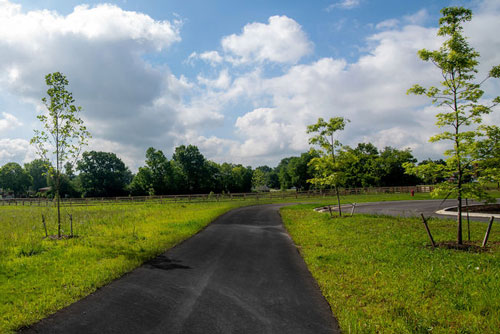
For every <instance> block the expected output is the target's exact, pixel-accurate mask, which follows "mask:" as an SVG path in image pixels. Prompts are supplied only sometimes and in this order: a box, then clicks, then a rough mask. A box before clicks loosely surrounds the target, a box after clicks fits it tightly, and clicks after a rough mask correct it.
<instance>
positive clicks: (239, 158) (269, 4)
mask: <svg viewBox="0 0 500 334" xmlns="http://www.w3.org/2000/svg"><path fill="white" fill-rule="evenodd" d="M454 5H463V6H466V7H469V8H472V9H473V11H474V13H475V17H474V19H473V21H472V22H471V23H470V24H468V25H467V26H466V34H467V35H468V36H469V37H470V41H471V44H472V45H473V46H474V47H476V49H477V50H478V51H479V52H481V54H482V56H483V58H482V60H481V62H482V67H481V70H482V72H481V73H479V77H480V76H481V75H483V74H484V73H486V71H487V68H488V67H489V66H492V65H494V64H498V63H500V56H499V55H498V50H499V47H500V37H498V36H496V35H498V34H492V33H491V32H492V31H500V23H499V22H500V5H499V3H498V1H494V0H483V1H392V0H391V1H369V0H359V1H358V0H339V1H327V0H324V1H323V0H321V1H308V2H305V1H260V0H259V1H131V0H127V1H108V2H106V3H102V2H99V1H86V2H80V1H56V0H51V1H36V2H33V1H14V0H11V1H7V0H0V48H1V49H2V50H3V52H2V54H1V55H0V67H1V71H0V73H1V74H0V165H1V164H4V163H6V162H8V161H17V162H19V163H23V162H27V161H30V160H32V159H33V158H35V157H36V156H35V154H34V150H33V148H31V147H30V146H29V144H28V141H29V139H30V138H31V137H32V135H33V128H35V127H37V126H39V125H38V123H37V120H36V115H37V114H38V113H41V112H44V108H43V106H42V105H41V103H40V99H41V97H43V95H44V91H45V90H46V88H45V87H44V82H43V77H44V75H45V74H47V73H49V72H53V71H61V72H63V73H64V74H66V75H67V77H68V79H69V81H70V85H71V86H70V89H71V90H72V92H73V93H74V96H75V98H76V103H77V104H78V105H81V106H82V107H83V109H84V112H83V113H82V117H83V118H84V120H85V122H86V124H87V125H88V127H89V130H90V132H91V133H92V134H93V138H92V140H91V142H90V146H89V149H95V150H103V151H112V152H115V153H117V154H118V155H119V156H120V157H121V158H122V159H123V160H124V161H125V162H126V163H127V165H129V166H130V167H131V169H132V170H136V169H137V167H138V166H141V165H142V164H143V162H144V154H145V150H146V149H147V148H148V147H150V146H153V147H155V148H157V149H161V150H163V151H164V152H165V153H166V154H167V155H170V154H171V153H172V151H173V149H174V147H175V146H177V145H180V144H189V143H190V144H195V145H197V146H198V147H199V148H200V150H201V151H202V153H203V154H204V155H205V156H206V157H207V158H209V159H212V160H215V161H217V162H222V161H229V162H235V163H244V164H249V165H252V166H254V167H256V166H259V165H263V164H268V165H271V166H275V165H276V164H277V163H278V162H279V160H280V159H281V158H283V157H286V156H291V155H297V154H299V153H300V152H304V151H306V150H307V149H308V144H307V136H306V134H305V127H306V125H307V124H311V123H313V122H315V121H316V120H317V118H318V117H323V118H329V117H334V116H344V117H347V118H349V119H350V120H351V123H350V124H349V126H348V127H347V128H346V130H345V131H344V132H343V133H342V135H341V140H342V141H343V142H344V143H346V144H348V145H352V146H355V145H356V144H357V143H358V142H368V141H369V142H373V143H374V144H375V145H377V146H378V147H379V148H383V147H384V146H386V145H390V146H394V147H398V148H406V147H410V148H411V149H412V150H413V152H414V154H415V155H416V156H417V157H418V158H420V159H424V158H427V157H433V158H437V157H440V154H441V152H442V151H443V148H444V147H443V145H441V144H430V143H428V142H427V140H428V138H429V137H430V136H431V135H432V134H434V133H436V132H437V131H438V129H437V128H436V127H435V126H434V125H433V123H434V114H435V110H433V109H432V107H431V106H429V104H428V101H427V100H425V99H421V98H417V97H408V96H406V94H405V91H406V89H407V88H408V87H410V86H411V85H412V84H413V83H417V82H418V83H422V84H435V83H436V82H437V80H439V73H437V72H436V71H435V70H434V69H433V68H432V66H430V65H429V64H425V63H422V62H421V61H420V60H419V59H418V57H417V56H416V51H417V50H418V49H420V48H424V47H425V48H429V49H433V48H437V47H439V43H440V40H439V39H438V38H437V37H436V36H435V32H436V27H437V22H438V19H439V16H440V15H439V10H440V9H441V8H443V7H445V6H454ZM485 88H486V92H487V94H486V98H488V97H490V96H492V95H493V94H495V92H497V94H498V88H499V85H498V83H488V85H487V86H486V87H485ZM497 114H498V112H497V113H495V114H494V115H491V116H489V117H488V118H487V119H486V121H487V122H490V123H498V122H499V121H500V118H499V117H498V115H497Z"/></svg>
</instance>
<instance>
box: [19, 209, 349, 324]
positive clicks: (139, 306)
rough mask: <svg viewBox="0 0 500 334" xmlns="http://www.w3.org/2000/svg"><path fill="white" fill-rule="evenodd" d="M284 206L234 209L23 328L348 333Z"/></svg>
mask: <svg viewBox="0 0 500 334" xmlns="http://www.w3.org/2000/svg"><path fill="white" fill-rule="evenodd" d="M279 208H280V205H262V206H251V207H244V208H239V209H235V210H232V211H230V212H228V213H226V214H225V215H223V216H221V217H219V218H218V219H217V220H215V221H214V222H213V223H212V224H210V225H209V226H208V227H207V228H206V229H204V230H203V231H202V232H200V233H198V234H197V235H195V236H193V237H192V238H190V239H188V240H187V241H185V242H183V243H181V244H180V245H178V246H177V247H174V248H172V249H170V250H169V251H167V252H165V253H164V254H162V255H160V256H159V257H157V258H156V259H154V260H153V261H150V262H148V263H146V264H144V265H143V266H141V267H139V268H137V269H135V270H134V271H132V272H130V273H128V274H126V275H125V276H123V277H122V278H120V279H118V280H116V281H114V282H112V283H110V284H109V285H107V286H105V287H103V288H101V289H99V290H98V291H96V292H95V293H94V294H92V295H90V296H88V297H86V298H84V299H82V300H80V301H78V302H76V303H74V304H72V305H70V306H69V307H67V308H65V309H63V310H61V311H59V312H57V313H56V314H55V315H53V316H50V317H48V318H46V319H44V320H42V321H41V322H39V323H37V324H35V325H33V326H32V327H30V328H27V329H24V330H23V331H22V333H86V334H87V333H340V330H339V327H338V324H337V322H336V320H335V319H334V318H333V316H332V313H331V310H330V308H329V305H328V304H327V302H326V300H325V299H324V297H323V296H322V294H321V292H320V290H319V288H318V286H317V284H316V282H315V281H314V279H313V278H312V276H311V274H310V272H309V271H308V269H307V267H306V265H305V263H304V261H303V259H302V258H301V257H300V255H299V253H298V252H297V249H296V247H295V245H294V244H293V242H292V240H291V238H290V237H289V235H288V234H287V232H286V230H285V229H284V228H283V225H282V221H281V218H280V216H279V211H278V210H279Z"/></svg>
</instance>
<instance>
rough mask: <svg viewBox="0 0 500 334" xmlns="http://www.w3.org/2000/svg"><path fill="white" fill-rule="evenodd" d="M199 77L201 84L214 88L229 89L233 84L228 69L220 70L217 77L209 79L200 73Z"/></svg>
mask: <svg viewBox="0 0 500 334" xmlns="http://www.w3.org/2000/svg"><path fill="white" fill-rule="evenodd" d="M197 79H198V82H199V83H200V84H202V85H204V86H206V87H208V88H214V89H228V88H229V85H230V84H231V76H230V75H229V72H228V70H227V69H223V70H222V71H220V73H219V76H218V77H217V78H216V79H207V78H205V77H203V76H201V75H198V77H197Z"/></svg>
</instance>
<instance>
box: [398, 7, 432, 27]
mask: <svg viewBox="0 0 500 334" xmlns="http://www.w3.org/2000/svg"><path fill="white" fill-rule="evenodd" d="M403 19H404V21H405V22H407V23H408V24H418V25H423V24H424V23H425V22H426V21H427V20H428V19H429V13H428V12H427V10H426V9H421V10H419V11H418V12H416V13H415V14H412V15H406V16H404V17H403Z"/></svg>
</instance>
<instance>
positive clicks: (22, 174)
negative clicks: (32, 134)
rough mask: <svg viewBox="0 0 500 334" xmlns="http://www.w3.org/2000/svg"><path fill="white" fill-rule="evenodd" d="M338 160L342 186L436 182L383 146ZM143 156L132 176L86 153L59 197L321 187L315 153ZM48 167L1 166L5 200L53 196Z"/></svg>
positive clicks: (190, 151)
mask: <svg viewBox="0 0 500 334" xmlns="http://www.w3.org/2000/svg"><path fill="white" fill-rule="evenodd" d="M338 155H339V159H343V160H344V161H345V162H346V163H345V164H344V166H345V167H344V171H343V182H341V184H340V186H342V187H346V188H352V187H384V186H407V185H415V184H422V183H428V182H429V181H432V182H435V181H437V180H435V179H434V180H432V179H426V178H425V177H422V178H421V177H418V176H415V175H408V174H405V168H404V164H405V163H416V162H417V159H416V158H415V157H414V156H413V155H412V153H411V151H410V150H409V149H404V150H399V149H396V148H393V147H385V148H384V149H382V150H379V149H377V147H375V146H374V145H373V144H371V143H360V144H358V145H357V146H356V147H354V148H351V147H349V146H343V147H342V149H341V150H340V151H339V154H338ZM145 157H146V159H145V165H144V166H142V167H139V170H138V172H137V173H135V174H133V173H132V172H131V171H130V169H129V168H128V167H127V166H126V165H125V163H124V162H123V161H122V160H121V159H120V158H119V157H118V156H117V155H116V154H114V153H112V152H99V151H87V152H84V153H83V154H82V155H81V158H80V159H79V160H78V161H77V162H76V164H75V168H74V167H73V165H72V164H70V163H66V164H65V165H64V168H63V171H62V172H61V173H60V195H61V196H62V197H108V196H112V197H114V196H128V195H132V196H144V195H169V194H201V193H210V192H214V193H222V192H224V193H238V192H251V191H268V190H271V189H276V190H277V189H282V190H285V189H296V190H310V189H319V188H322V187H321V186H318V185H314V184H312V183H310V182H308V180H311V179H314V178H315V177H316V176H317V174H318V173H317V171H316V170H315V168H314V165H313V164H312V163H311V161H312V160H313V159H314V158H318V157H319V153H318V152H317V151H316V150H310V151H309V152H304V153H302V154H300V155H299V156H291V157H287V158H284V159H282V160H281V161H280V162H279V164H278V165H277V166H276V167H274V168H273V167H269V166H259V167H257V168H255V169H253V168H252V167H250V166H243V165H242V164H234V163H227V162H224V163H222V164H219V163H216V162H213V161H211V160H208V159H206V158H205V157H204V156H203V154H202V153H201V152H200V151H199V149H198V147H196V146H194V145H187V146H186V145H181V146H178V147H176V148H175V150H174V153H173V155H172V157H171V159H168V158H167V156H165V154H164V153H163V152H162V151H161V150H158V149H155V148H153V147H150V148H149V149H147V151H146V156H145ZM427 162H428V161H423V162H422V163H423V164H425V163H427ZM434 163H438V164H439V163H444V162H443V161H434ZM50 168H51V166H50V162H48V161H45V160H43V159H35V160H33V161H31V162H29V163H26V164H24V166H21V165H20V164H18V163H16V162H9V163H7V164H5V165H3V166H2V167H0V188H1V189H2V191H3V195H4V196H6V195H11V196H14V197H28V196H30V197H36V196H48V197H52V196H54V188H55V182H56V180H55V178H54V177H51V176H50V173H49V170H50ZM323 188H324V187H323Z"/></svg>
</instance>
